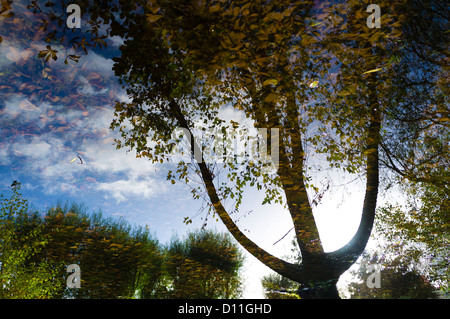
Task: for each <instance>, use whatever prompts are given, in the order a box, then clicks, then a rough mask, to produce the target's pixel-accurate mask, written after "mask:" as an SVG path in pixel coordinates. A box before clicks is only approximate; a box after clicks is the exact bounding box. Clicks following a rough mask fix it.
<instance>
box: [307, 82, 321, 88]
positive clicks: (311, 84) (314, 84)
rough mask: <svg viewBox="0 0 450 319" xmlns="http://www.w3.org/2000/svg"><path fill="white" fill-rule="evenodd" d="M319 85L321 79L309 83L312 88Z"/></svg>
mask: <svg viewBox="0 0 450 319" xmlns="http://www.w3.org/2000/svg"><path fill="white" fill-rule="evenodd" d="M318 85H319V81H317V80H316V81H313V82H311V83H310V84H309V87H310V88H315V87H317V86H318Z"/></svg>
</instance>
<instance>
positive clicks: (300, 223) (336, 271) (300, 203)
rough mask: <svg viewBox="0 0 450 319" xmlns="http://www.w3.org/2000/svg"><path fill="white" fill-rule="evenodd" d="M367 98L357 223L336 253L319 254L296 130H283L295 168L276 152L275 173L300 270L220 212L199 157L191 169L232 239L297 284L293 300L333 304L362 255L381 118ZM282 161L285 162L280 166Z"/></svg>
mask: <svg viewBox="0 0 450 319" xmlns="http://www.w3.org/2000/svg"><path fill="white" fill-rule="evenodd" d="M372 85H373V84H372ZM370 92H372V94H371V96H369V101H370V103H369V104H370V105H369V107H370V112H371V114H370V116H371V118H370V123H369V129H368V135H367V150H366V151H367V161H366V170H367V174H366V177H367V182H366V192H365V197H364V205H363V212H362V217H361V222H360V225H359V227H358V230H357V232H356V234H355V235H354V237H353V238H352V239H351V240H350V242H349V243H348V244H347V245H345V246H344V247H342V248H341V249H339V250H337V251H334V252H331V253H325V252H324V251H323V248H322V244H321V242H320V238H319V236H318V231H317V227H316V225H315V222H314V218H313V215H312V209H311V206H310V204H309V202H308V198H307V195H306V189H305V185H304V183H303V175H299V174H302V171H303V168H302V161H303V154H302V152H303V150H302V148H301V136H300V133H299V130H298V127H295V126H293V127H290V128H288V130H287V132H286V133H285V134H287V135H289V138H290V140H291V141H292V143H294V145H291V146H292V147H293V148H297V149H298V152H301V153H300V154H298V156H299V157H300V158H298V159H297V160H298V161H299V163H297V162H296V163H288V162H286V158H287V157H286V156H285V155H286V154H283V151H282V150H280V165H279V166H280V169H279V170H278V172H279V175H280V174H282V175H283V174H284V176H280V179H281V181H282V184H283V189H284V190H285V193H286V198H287V202H288V208H289V211H290V213H291V217H292V220H293V222H294V228H295V231H296V237H297V241H298V243H299V247H300V250H301V254H302V264H301V265H297V264H292V263H289V262H286V261H285V260H282V259H280V258H278V257H275V256H273V255H271V254H269V253H268V252H267V251H265V250H264V249H262V248H261V247H259V246H258V245H256V244H255V243H254V242H253V241H252V240H250V239H249V238H248V237H247V236H246V235H245V234H243V233H242V232H241V231H240V230H239V228H238V227H237V225H236V224H235V223H234V221H233V220H232V219H231V217H230V216H229V214H228V212H227V211H226V210H225V208H224V207H223V205H222V203H221V200H220V198H219V195H218V193H217V190H216V188H215V186H214V184H213V176H212V174H211V172H210V171H209V169H208V167H207V165H206V163H205V161H204V159H203V157H202V158H201V159H200V161H199V162H198V163H197V164H198V165H199V168H200V173H201V177H202V179H203V182H204V183H205V187H206V191H207V193H208V196H209V198H210V200H211V203H212V204H213V206H214V209H215V211H216V213H217V214H218V215H219V217H220V219H221V220H222V222H223V223H224V224H225V226H226V227H227V229H228V230H229V231H230V233H231V234H232V235H233V237H234V238H235V239H236V240H237V241H238V242H239V243H240V244H241V245H242V246H243V247H244V248H245V249H246V250H247V251H248V252H250V253H251V254H252V255H253V256H255V257H256V258H257V259H258V260H259V261H261V262H262V263H263V264H264V265H266V266H267V267H269V268H271V269H272V270H274V271H275V272H277V273H278V274H280V275H282V276H284V277H287V278H289V279H291V280H294V281H296V282H298V283H300V284H301V288H300V289H299V290H298V294H299V295H300V297H302V298H306V299H308V298H339V294H338V291H337V287H336V283H337V281H338V280H339V277H340V276H341V275H342V274H343V273H344V272H345V271H346V270H347V269H348V268H350V266H351V265H352V264H353V263H354V262H356V260H357V259H358V257H359V256H360V255H361V254H362V252H363V251H364V249H365V246H366V244H367V242H368V240H369V237H370V234H371V231H372V227H373V223H374V219H375V210H376V202H377V194H378V179H379V178H378V177H379V176H378V174H379V172H378V171H379V167H378V146H379V143H380V127H381V112H380V109H379V107H378V105H377V98H376V94H375V92H376V90H375V88H372V89H371V90H370ZM169 106H170V108H171V112H172V114H174V115H175V117H176V119H177V121H178V124H179V125H180V126H181V127H183V128H185V129H186V130H188V132H189V134H190V136H191V139H192V140H191V141H190V142H191V151H192V154H193V155H195V154H201V152H200V149H199V146H198V144H197V143H196V141H195V139H194V135H193V134H192V131H191V128H190V127H189V125H188V122H187V121H186V118H185V116H184V115H183V113H182V111H181V107H180V105H179V104H178V103H177V102H176V101H175V100H172V101H171V102H170V104H169ZM294 106H295V105H294ZM296 129H297V130H296ZM283 160H285V162H284V163H283ZM288 164H291V165H290V166H291V167H290V168H288V166H289V165H288ZM283 165H285V166H283ZM293 171H294V172H293Z"/></svg>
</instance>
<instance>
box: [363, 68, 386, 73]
mask: <svg viewBox="0 0 450 319" xmlns="http://www.w3.org/2000/svg"><path fill="white" fill-rule="evenodd" d="M381 69H382V68H379V69H373V70H369V71H366V72H364V73H363V74H367V73H373V72H378V71H380V70H381Z"/></svg>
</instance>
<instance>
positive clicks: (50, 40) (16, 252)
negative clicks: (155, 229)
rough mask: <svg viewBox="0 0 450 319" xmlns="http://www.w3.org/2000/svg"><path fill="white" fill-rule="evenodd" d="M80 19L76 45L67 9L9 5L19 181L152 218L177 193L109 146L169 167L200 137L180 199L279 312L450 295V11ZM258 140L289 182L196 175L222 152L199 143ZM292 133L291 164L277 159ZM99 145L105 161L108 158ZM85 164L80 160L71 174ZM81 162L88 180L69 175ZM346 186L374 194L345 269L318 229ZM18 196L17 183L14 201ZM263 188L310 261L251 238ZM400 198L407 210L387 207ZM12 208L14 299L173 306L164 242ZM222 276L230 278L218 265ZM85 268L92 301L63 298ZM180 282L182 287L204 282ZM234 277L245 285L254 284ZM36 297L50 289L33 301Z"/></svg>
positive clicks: (177, 174)
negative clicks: (235, 254)
mask: <svg viewBox="0 0 450 319" xmlns="http://www.w3.org/2000/svg"><path fill="white" fill-rule="evenodd" d="M79 6H80V8H82V10H81V13H82V16H81V21H84V25H83V27H82V28H80V29H78V28H74V29H70V26H73V23H72V24H71V23H69V24H67V23H66V22H67V21H66V19H67V11H66V9H67V8H66V7H65V4H64V3H63V2H61V3H58V4H56V3H48V4H44V3H42V4H41V3H40V2H39V1H32V2H30V3H29V6H28V7H26V6H25V5H24V4H23V3H22V2H20V3H17V2H15V1H7V2H4V3H2V10H1V15H2V20H1V22H0V23H1V25H2V33H1V34H0V36H1V37H0V41H1V43H2V46H1V47H0V52H1V53H2V54H1V55H0V75H1V76H2V77H1V79H0V81H1V83H0V92H1V94H2V97H3V98H2V99H0V100H1V101H0V112H1V119H0V121H1V131H0V134H1V137H2V141H1V142H0V164H1V169H2V171H1V172H2V174H4V175H5V177H7V178H6V179H8V178H9V179H10V176H19V177H20V178H19V177H14V178H17V179H18V180H19V181H21V180H26V183H27V184H26V185H28V187H29V188H30V189H31V188H33V187H35V188H43V189H44V190H45V191H46V192H47V193H48V194H54V193H58V192H69V191H72V193H73V194H80V196H87V195H92V194H94V195H93V196H96V195H97V194H100V192H109V194H113V195H112V196H114V197H115V198H116V199H117V200H118V201H127V200H128V201H129V202H130V205H133V203H132V202H133V200H132V199H131V198H133V196H141V197H145V198H147V197H149V196H152V195H154V194H155V192H157V191H158V190H157V188H158V187H155V186H154V185H155V184H156V185H158V183H157V182H155V180H154V179H153V177H149V176H150V175H149V174H150V171H149V170H150V169H149V168H148V167H150V166H148V165H147V166H145V167H146V168H143V167H144V166H142V167H141V166H136V167H134V166H133V167H131V168H129V170H124V169H123V167H124V164H123V163H118V162H117V161H114V160H111V158H108V156H103V157H101V156H102V151H104V149H105V148H103V146H104V145H106V144H110V143H111V142H112V140H113V139H115V143H116V146H117V148H118V149H121V148H126V149H127V150H133V151H136V155H137V157H142V158H146V159H149V160H150V161H151V162H152V163H151V164H153V165H157V164H158V165H160V164H162V163H164V162H166V161H167V158H168V156H169V155H170V154H171V151H172V150H173V147H174V145H175V144H176V142H177V141H175V138H174V137H173V134H172V133H173V132H174V130H175V129H176V128H180V127H181V128H182V129H183V130H184V131H185V132H186V133H187V135H188V136H191V137H193V138H192V140H191V141H189V142H190V145H189V146H190V147H189V148H187V150H186V151H187V153H188V158H189V159H190V160H188V161H185V162H183V161H180V162H179V163H172V164H173V165H172V166H171V170H170V171H169V173H168V175H167V179H168V180H171V182H172V184H175V183H176V182H177V181H179V180H181V181H183V182H185V183H187V184H188V185H190V186H191V193H192V195H193V197H194V198H195V199H203V200H204V201H205V203H206V205H205V206H204V207H205V208H206V209H205V211H204V212H203V213H204V221H202V223H204V226H206V224H207V220H208V218H214V219H216V218H217V219H220V220H221V221H222V222H223V224H224V225H225V227H226V228H227V229H228V231H229V232H230V233H231V235H232V236H233V237H234V239H235V240H236V241H237V242H238V243H239V244H240V245H241V246H242V247H243V248H244V249H246V250H247V251H248V252H249V253H251V254H252V255H253V256H255V257H256V258H257V259H258V260H259V261H260V262H261V263H263V264H264V265H266V266H267V267H269V268H270V269H272V270H273V271H275V272H276V273H277V274H278V275H277V276H270V277H267V278H264V280H263V283H264V285H265V288H266V290H267V295H268V296H271V297H274V298H275V297H277V296H278V297H279V296H280V295H281V296H288V297H289V298H290V297H293V296H294V297H296V296H300V297H301V298H338V297H339V292H338V290H337V288H336V284H337V282H338V280H339V279H340V278H341V276H342V275H343V274H344V273H347V274H349V273H353V276H354V282H353V283H351V284H350V285H348V287H347V288H346V291H341V292H340V295H341V296H343V295H345V296H347V297H349V296H352V297H361V298H369V297H370V298H371V297H377V298H400V297H409V298H421V297H426V298H429V297H433V296H435V292H434V290H435V289H436V288H440V289H441V291H442V292H443V293H447V294H448V277H449V273H448V269H449V268H450V267H448V263H449V257H448V256H449V252H448V247H449V234H448V230H449V227H448V225H449V222H448V211H449V180H450V179H449V171H448V167H450V165H449V164H450V163H449V156H448V154H449V143H448V140H449V132H450V130H449V118H450V114H449V110H448V96H449V94H448V83H447V82H448V81H447V79H448V78H449V74H448V47H449V46H448V35H449V34H448V14H449V11H448V8H447V6H446V5H444V3H443V1H419V0H415V1H409V2H404V1H400V0H398V1H379V2H378V3H377V4H376V5H369V3H363V2H361V1H353V0H350V1H346V2H337V1H320V2H317V1H303V2H301V3H300V2H297V1H287V0H286V1H277V2H266V1H256V2H255V1H245V0H243V1H235V2H226V1H213V2H204V1H200V2H199V1H191V2H189V1H187V2H186V1H185V2H183V3H181V2H180V3H176V4H175V3H172V1H159V2H158V3H156V2H154V1H150V2H149V3H148V4H147V5H146V6H145V7H144V8H138V9H136V8H135V7H134V6H133V5H123V4H122V3H107V2H105V3H103V1H99V2H98V3H97V2H96V3H90V4H88V3H87V2H86V3H84V2H83V3H80V4H79ZM83 6H84V7H83ZM111 13H114V14H111ZM74 14H75V15H76V14H77V12H75V13H74ZM72 18H73V16H71V19H72ZM74 21H75V22H78V21H80V20H77V19H75V20H74ZM101 25H103V27H104V28H100V26H101ZM67 26H69V28H67ZM25 39H26V40H25ZM85 55H87V56H85ZM112 61H114V66H113V63H112ZM61 62H63V63H61ZM76 62H79V64H76ZM113 71H114V76H113V74H112V72H113ZM117 79H119V80H120V84H121V85H123V86H124V89H126V93H127V97H126V98H125V97H124V94H123V93H119V92H122V91H120V90H121V89H120V87H119V85H118V83H117ZM112 105H115V107H114V115H111V114H112V108H111V106H112ZM225 105H227V106H229V107H233V108H234V109H235V110H238V111H239V112H241V114H243V117H245V120H243V121H242V122H243V123H240V122H236V121H234V120H233V121H231V122H230V121H229V119H227V118H221V117H220V114H222V113H221V112H219V111H221V110H223V107H224V106H225ZM97 119H98V120H97ZM94 122H95V123H94ZM244 122H245V123H244ZM105 123H106V124H105ZM230 123H231V125H230ZM243 124H246V125H247V124H248V125H253V126H254V127H256V128H261V129H262V130H266V129H268V128H270V129H271V130H267V132H268V136H267V139H263V141H262V142H261V143H263V144H264V143H267V145H263V146H265V147H263V149H266V150H269V149H270V150H272V151H274V150H276V152H277V154H275V155H276V156H274V154H272V157H275V158H277V166H276V167H274V166H271V165H269V164H267V163H263V162H262V161H251V160H246V159H248V157H249V153H248V152H247V149H246V150H244V151H243V153H242V154H239V156H240V157H239V159H238V156H237V154H233V155H236V156H233V157H228V160H227V161H224V162H220V164H219V161H217V162H214V161H211V160H208V161H205V160H204V159H203V158H198V156H197V157H196V156H195V155H198V154H201V152H196V151H198V150H200V149H201V148H204V147H209V149H211V145H213V144H209V145H204V144H208V143H209V142H208V141H201V140H200V139H199V138H198V136H197V135H198V134H197V135H196V132H198V131H201V130H207V129H212V128H213V127H214V128H215V129H216V130H217V131H219V130H220V134H219V135H221V134H222V135H224V136H221V139H220V140H224V141H226V140H227V139H226V138H225V137H226V134H227V129H231V128H233V129H236V128H238V127H239V126H240V125H243ZM109 127H110V128H111V129H112V130H113V131H114V132H115V134H116V135H114V137H112V136H113V135H111V134H112V133H111V132H110V131H109V130H108V128H109ZM273 130H274V131H276V132H277V133H276V138H275V141H276V142H277V144H276V146H277V147H276V148H273V147H271V146H274V145H269V144H271V143H273V142H272V141H273V140H274V139H273V138H274V136H272V133H269V132H272V131H273ZM85 141H90V142H92V145H94V146H92V145H90V146H89V150H91V153H89V154H86V144H85ZM224 143H225V142H224ZM259 146H261V145H259ZM74 152H76V153H75V154H80V155H76V156H77V157H75V158H74V159H73V160H72V161H70V158H73V157H74ZM119 152H121V150H117V151H116V153H119ZM189 152H191V153H189ZM93 153H95V154H93ZM103 153H104V152H103ZM218 153H219V152H218V150H216V149H214V151H213V152H211V154H212V156H217V154H218ZM103 155H104V154H103ZM222 155H223V154H222ZM241 155H242V156H241ZM100 157H101V160H100V159H99V158H100ZM75 159H76V160H77V163H78V164H80V165H69V164H74V162H75V161H74V160H75ZM85 159H86V161H85ZM78 160H79V162H78ZM127 163H128V162H127ZM87 164H89V165H87ZM161 166H162V165H161ZM175 166H177V167H175ZM164 167H165V168H167V166H164ZM151 169H152V170H153V167H151ZM328 172H341V173H342V174H345V175H346V176H351V177H352V178H360V179H362V180H364V183H365V187H364V192H365V194H364V198H361V202H363V208H362V215H361V222H360V225H359V227H358V229H357V231H356V234H355V235H354V237H353V238H352V239H351V240H350V241H349V242H348V243H347V244H346V245H344V246H343V247H341V248H340V249H338V250H336V251H333V252H325V251H324V249H323V245H322V242H321V238H320V236H319V231H318V228H317V225H316V220H315V219H314V215H313V210H314V207H315V206H316V205H317V204H318V202H319V201H320V198H322V196H323V194H321V190H320V189H319V186H320V185H330V184H331V187H330V190H328V188H327V190H326V191H328V192H329V194H331V195H330V196H332V192H333V191H334V190H336V189H337V188H338V186H335V185H334V184H333V180H332V179H331V178H330V176H332V175H331V174H328ZM123 175H128V176H126V178H128V179H123V178H124V176H123ZM142 176H144V177H142ZM152 176H153V175H152ZM158 178H159V177H158ZM155 179H157V178H156V177H155ZM158 181H159V180H158ZM8 184H9V182H8ZM32 185H34V186H32ZM18 186H19V184H18V183H16V182H14V183H13V185H12V188H13V190H15V189H17V188H18ZM248 187H256V188H257V189H258V190H260V191H262V192H264V193H265V195H266V197H265V199H264V201H263V204H273V203H276V204H278V203H283V204H285V208H286V212H288V213H289V216H290V217H291V218H292V224H293V232H292V233H293V234H294V236H295V240H294V243H295V245H296V247H297V252H296V253H295V256H294V258H293V261H289V260H285V259H283V258H279V257H276V256H273V255H272V254H270V253H269V252H267V251H266V250H264V249H263V248H261V247H260V246H258V243H257V241H256V240H254V239H251V238H250V237H249V236H247V234H245V233H244V232H243V231H242V230H241V229H240V228H239V227H238V225H237V224H236V223H237V221H236V219H235V218H234V215H233V213H232V212H237V211H239V208H240V204H241V203H242V200H243V199H245V193H244V190H245V189H246V188H248ZM393 189H395V190H396V192H398V194H399V197H400V196H401V197H402V199H404V200H403V201H404V204H403V205H400V204H399V203H398V202H397V199H394V200H392V199H391V198H389V197H388V196H387V195H389V192H391V191H392V190H393ZM86 190H87V191H88V192H86ZM36 193H37V190H36ZM13 194H15V195H13V198H11V199H10V200H9V201H8V200H6V201H4V202H3V203H4V206H3V208H2V216H1V218H2V219H1V221H2V227H3V228H2V233H1V234H2V239H1V240H2V251H1V258H2V264H1V271H2V276H6V275H5V274H14V275H12V277H11V278H14V280H10V281H6V282H7V283H8V285H9V286H8V289H7V290H5V289H4V291H3V296H4V297H12V298H15V297H17V298H19V297H22V296H25V295H26V296H29V297H38V296H42V294H43V296H50V295H51V296H56V297H58V298H62V297H66V298H72V297H83V298H87V297H89V298H96V297H105V298H106V297H108V298H119V297H132V296H135V292H136V291H139V294H140V295H139V296H140V297H148V296H155V295H158V294H159V293H161V292H160V290H158V289H160V287H159V286H157V282H158V280H159V279H157V278H160V277H158V276H160V273H161V264H162V259H163V257H162V256H163V253H162V251H161V247H160V246H159V245H158V243H157V241H156V240H155V239H153V238H152V237H151V236H150V235H149V233H148V231H147V230H145V229H143V228H139V227H138V228H137V229H132V228H130V227H129V226H128V225H126V224H125V223H123V222H119V221H114V222H112V221H107V222H106V221H105V220H104V219H103V218H101V217H100V216H99V215H93V216H88V215H86V214H84V213H82V211H81V210H80V208H79V207H71V208H70V209H69V208H67V207H66V208H64V207H60V206H56V207H54V208H53V209H50V210H48V211H47V212H46V213H45V214H44V215H43V216H42V215H39V214H37V213H36V214H33V215H31V216H30V215H28V214H27V211H26V210H27V206H26V203H25V202H24V201H23V199H22V198H21V197H20V196H19V195H18V194H17V193H13ZM82 194H83V195H82ZM103 195H104V194H103V193H102V195H99V196H103ZM14 196H16V197H14ZM381 197H383V198H382V199H383V202H384V203H381V204H380V198H381ZM312 199H313V200H312ZM233 201H234V202H233ZM105 202H107V201H105ZM8 205H9V206H8ZM14 205H15V206H14ZM108 205H109V202H108ZM8 209H9V210H8ZM165 213H168V212H165ZM124 214H126V212H124ZM130 215H131V214H130ZM185 221H186V223H189V222H190V221H191V219H190V218H188V217H187V218H186V219H185ZM267 227H268V228H267V233H270V231H271V230H272V226H271V225H268V226H267ZM370 236H372V238H373V242H374V244H373V247H370V248H371V249H370V250H369V249H368V247H367V243H368V241H369V238H370ZM191 244H192V245H194V243H191ZM194 246H195V245H194ZM43 247H45V249H43ZM186 251H187V250H186ZM189 251H190V250H189ZM186 254H187V255H189V254H188V253H186ZM187 255H186V256H187ZM206 255H207V254H206ZM222 257H223V256H222ZM222 257H220V258H222ZM229 257H230V256H229ZM205 258H206V257H205ZM208 258H209V260H210V263H209V265H211V260H213V259H214V258H219V257H217V256H212V257H211V256H209V257H208ZM208 258H207V259H208ZM220 258H219V260H221V259H220ZM230 258H231V257H230ZM225 259H226V258H225ZM231 259H232V258H231ZM358 260H359V261H358ZM357 261H358V263H357V264H356V265H357V267H355V266H354V267H353V268H352V270H350V271H349V269H350V267H351V266H352V265H355V263H356V262H357ZM424 261H426V262H424ZM69 264H76V265H81V266H80V267H81V269H82V274H83V275H82V276H81V287H82V288H80V289H78V290H77V289H72V290H71V289H66V287H64V283H57V282H59V281H58V280H57V279H56V278H59V277H61V276H67V273H64V271H65V269H66V267H67V266H68V265H69ZM181 264H182V266H179V267H178V269H179V270H180V269H191V268H192V269H194V268H195V267H194V264H195V263H190V262H188V261H186V260H184V261H183V262H182V263H181ZM207 264H208V263H207ZM238 264H239V262H236V267H237V268H239V267H238ZM111 265H116V266H117V267H116V268H111V269H110V268H108V267H110V266H111ZM195 265H196V267H201V266H200V265H199V264H195ZM374 265H380V266H379V267H380V268H373V267H375V266H374ZM222 266H223V265H222V264H221V265H220V267H222ZM8 267H10V268H8ZM202 267H203V266H202ZM220 267H219V268H220ZM377 267H378V266H377ZM37 269H38V270H39V271H36V270H37ZM105 269H110V270H109V271H108V272H105ZM199 269H200V268H199ZM201 269H203V268H201ZM220 269H222V268H220ZM374 269H376V270H375V271H374ZM222 270H223V269H222ZM180 271H181V270H180ZM233 271H234V270H233ZM233 271H231V273H233V275H230V276H231V277H227V278H228V279H230V278H231V279H232V280H235V279H236V277H235V274H234V272H233ZM36 273H39V274H40V275H36ZM181 273H182V272H179V274H181ZM219 273H220V272H219ZM229 273H230V272H229V271H228V272H227V274H229ZM208 274H209V273H208ZM220 274H221V276H222V275H224V276H225V274H222V273H220ZM108 276H112V277H111V278H114V280H107V278H110V277H108ZM180 276H181V275H180ZM199 276H200V275H199ZM211 276H212V275H210V276H209V277H208V278H212V277H211ZM200 277H201V276H200ZM225 277H226V276H225ZM3 278H6V277H2V280H6V279H3ZM202 278H203V279H202V280H204V281H208V278H204V277H202ZM214 278H215V277H214ZM220 278H221V280H222V279H223V280H225V279H224V277H220ZM380 278H381V279H380ZM178 279H179V280H180V282H182V280H181V279H180V278H178ZM228 279H227V280H225V281H226V282H227V283H230V281H228ZM231 279H230V280H231ZM358 281H360V282H361V281H362V284H357V282H358ZM25 282H27V283H29V282H33V283H34V284H30V285H28V288H27V289H28V290H27V291H26V292H25V291H24V290H21V289H22V288H23V287H24V285H25V284H24V283H25ZM196 283H197V284H198V282H196ZM174 286H175V284H174ZM232 286H233V287H234V288H233V289H238V288H237V287H238V286H239V285H237V284H236V282H234V281H233V284H232ZM378 286H381V287H378ZM100 287H101V288H100ZM166 288H167V287H166ZM161 289H162V288H161ZM197 290H198V291H200V290H199V289H197ZM280 291H282V292H284V293H283V294H280V293H279V292H280ZM21 294H25V295H21ZM219 295H220V296H224V295H225V296H226V297H230V296H232V295H235V294H231V293H229V292H223V293H222V292H221V293H220V294H219ZM172 296H175V295H172ZM176 296H180V295H176ZM201 296H202V297H211V298H213V297H217V296H218V295H214V294H209V293H206V292H202V294H201Z"/></svg>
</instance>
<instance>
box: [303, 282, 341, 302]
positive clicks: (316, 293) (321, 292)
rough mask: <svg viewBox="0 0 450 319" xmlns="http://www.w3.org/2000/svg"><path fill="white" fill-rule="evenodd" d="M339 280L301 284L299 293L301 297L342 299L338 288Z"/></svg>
mask: <svg viewBox="0 0 450 319" xmlns="http://www.w3.org/2000/svg"><path fill="white" fill-rule="evenodd" d="M336 284H337V280H333V279H331V280H329V281H326V282H315V283H312V284H309V285H301V286H300V287H299V288H298V290H297V295H298V296H299V297H300V298H301V299H341V297H340V296H339V292H338V289H337V286H336Z"/></svg>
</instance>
